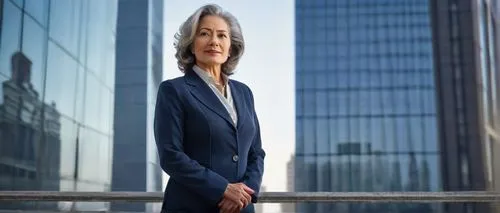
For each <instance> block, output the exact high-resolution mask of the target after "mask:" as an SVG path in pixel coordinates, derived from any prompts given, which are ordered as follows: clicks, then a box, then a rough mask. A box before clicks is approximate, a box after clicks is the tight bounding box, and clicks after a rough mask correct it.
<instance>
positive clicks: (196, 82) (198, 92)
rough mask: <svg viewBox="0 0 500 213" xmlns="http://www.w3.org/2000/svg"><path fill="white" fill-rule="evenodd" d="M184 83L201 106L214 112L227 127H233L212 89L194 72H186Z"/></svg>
mask: <svg viewBox="0 0 500 213" xmlns="http://www.w3.org/2000/svg"><path fill="white" fill-rule="evenodd" d="M185 79H186V83H187V84H188V85H190V86H191V87H190V92H191V94H193V96H194V97H195V98H196V99H198V101H200V102H201V103H202V104H203V105H205V106H207V107H208V108H209V109H210V110H212V111H213V112H215V113H216V114H217V115H219V116H220V117H222V118H224V119H225V120H226V121H227V122H228V123H229V125H231V126H232V127H234V125H233V121H232V119H231V116H229V113H228V112H227V110H226V108H225V107H224V105H222V103H221V102H220V100H219V98H217V96H216V95H215V94H214V92H213V91H212V89H210V87H209V86H208V85H207V84H206V83H205V82H204V81H203V79H201V78H200V76H198V75H197V74H196V73H195V72H194V70H186V74H185Z"/></svg>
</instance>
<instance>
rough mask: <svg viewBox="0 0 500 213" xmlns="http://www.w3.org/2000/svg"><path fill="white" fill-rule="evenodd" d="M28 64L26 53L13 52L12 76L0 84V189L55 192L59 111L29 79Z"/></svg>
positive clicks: (58, 163) (57, 187) (17, 206)
mask: <svg viewBox="0 0 500 213" xmlns="http://www.w3.org/2000/svg"><path fill="white" fill-rule="evenodd" d="M31 66H32V62H31V60H30V59H29V58H28V57H27V56H26V55H24V54H23V53H22V52H15V53H14V54H12V57H11V78H10V79H9V80H7V81H5V82H3V83H2V91H3V92H2V93H3V97H1V98H2V99H3V102H2V104H1V105H0V190H14V191H20V190H51V191H52V190H54V191H58V190H59V168H60V166H59V165H60V153H61V148H60V147H61V139H60V130H61V124H60V117H61V114H60V113H59V112H58V110H57V108H56V104H55V103H54V102H52V103H50V104H46V103H43V102H42V101H41V94H40V93H39V92H38V91H36V90H35V88H34V87H33V84H32V82H31ZM31 205H34V203H15V204H14V203H12V204H7V205H5V206H4V205H2V207H3V208H9V207H10V208H13V209H24V208H27V207H28V208H30V206H31ZM42 205H43V204H42ZM46 205H47V206H48V207H53V206H54V205H55V204H46ZM38 208H43V207H38Z"/></svg>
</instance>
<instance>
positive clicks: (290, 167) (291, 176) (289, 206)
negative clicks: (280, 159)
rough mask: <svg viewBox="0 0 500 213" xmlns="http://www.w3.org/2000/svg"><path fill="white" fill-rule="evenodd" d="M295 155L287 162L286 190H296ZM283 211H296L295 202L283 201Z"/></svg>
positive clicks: (290, 212)
mask: <svg viewBox="0 0 500 213" xmlns="http://www.w3.org/2000/svg"><path fill="white" fill-rule="evenodd" d="M294 164H295V156H294V155H292V156H291V157H290V160H289V161H288V162H287V163H286V191H287V192H294V191H295V165H294ZM281 212H283V213H292V212H296V211H295V204H294V203H282V204H281Z"/></svg>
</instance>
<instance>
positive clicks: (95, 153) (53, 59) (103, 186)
mask: <svg viewBox="0 0 500 213" xmlns="http://www.w3.org/2000/svg"><path fill="white" fill-rule="evenodd" d="M116 13H117V1H116V0H106V1H102V0H85V1H68V0H0V17H1V19H0V20H1V22H0V81H1V84H2V87H1V88H0V190H56V191H59V190H60V191H77V190H78V191H82V190H86V191H109V190H110V186H111V166H112V157H111V156H112V155H111V154H112V150H113V130H112V127H113V110H114V84H115V83H114V82H115V68H114V67H115V61H114V55H115V33H116V30H115V29H116ZM65 204H66V203H59V205H60V207H61V208H77V209H87V210H103V209H107V206H106V204H104V203H82V204H80V203H79V204H78V205H77V206H72V204H71V203H68V205H65ZM57 205H58V204H57V203H50V202H23V203H12V202H10V203H0V209H56V208H57Z"/></svg>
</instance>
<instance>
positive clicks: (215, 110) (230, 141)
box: [154, 69, 266, 213]
mask: <svg viewBox="0 0 500 213" xmlns="http://www.w3.org/2000/svg"><path fill="white" fill-rule="evenodd" d="M229 86H230V87H231V92H232V93H231V94H232V97H233V100H234V104H235V107H236V111H237V114H238V121H237V124H236V126H234V125H233V121H232V120H231V117H230V115H229V113H228V112H227V110H226V109H225V108H224V106H223V105H222V103H221V102H220V100H219V99H218V98H217V96H216V95H215V94H214V93H213V91H212V90H211V89H210V87H208V85H207V84H206V83H205V82H204V81H203V80H202V79H201V78H200V77H199V76H198V75H197V74H196V73H195V72H194V71H193V70H192V69H191V70H186V74H185V75H184V76H183V77H178V78H175V79H171V80H166V81H164V82H162V83H161V84H160V87H159V90H158V97H157V102H156V109H155V119H154V132H155V139H156V145H157V148H158V153H159V156H160V165H161V167H162V169H163V170H164V171H165V172H166V173H167V174H168V175H169V176H170V179H169V181H168V184H167V188H166V190H165V194H164V200H163V207H162V212H193V213H198V212H200V213H211V212H219V209H218V207H217V204H218V203H219V202H220V201H221V200H222V198H223V194H224V191H225V190H226V187H227V185H228V184H229V183H237V182H243V183H245V184H246V185H247V186H249V187H250V188H252V189H253V190H254V191H255V194H254V195H253V196H252V203H255V202H257V195H258V193H259V189H260V184H261V181H262V175H263V172H264V157H265V155H266V154H265V152H264V150H263V149H262V145H261V138H260V128H259V121H258V119H257V115H256V113H255V107H254V100H253V95H252V92H251V90H250V89H249V88H248V86H246V85H245V84H243V83H241V82H238V81H235V80H229ZM254 211H255V210H254V206H253V204H249V205H248V206H247V208H245V209H243V210H242V211H241V212H254Z"/></svg>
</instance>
